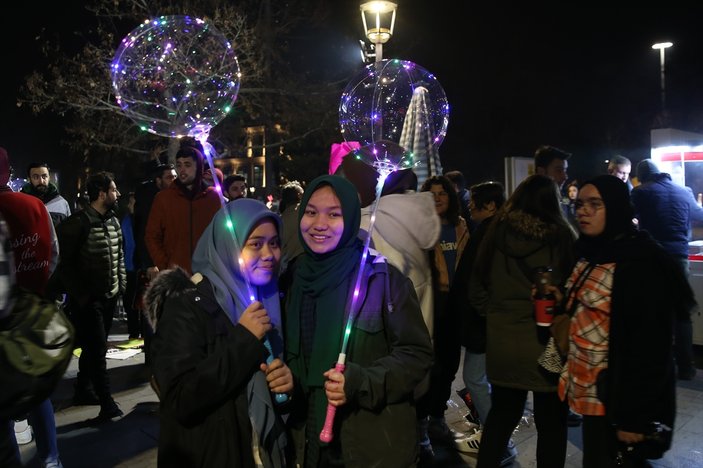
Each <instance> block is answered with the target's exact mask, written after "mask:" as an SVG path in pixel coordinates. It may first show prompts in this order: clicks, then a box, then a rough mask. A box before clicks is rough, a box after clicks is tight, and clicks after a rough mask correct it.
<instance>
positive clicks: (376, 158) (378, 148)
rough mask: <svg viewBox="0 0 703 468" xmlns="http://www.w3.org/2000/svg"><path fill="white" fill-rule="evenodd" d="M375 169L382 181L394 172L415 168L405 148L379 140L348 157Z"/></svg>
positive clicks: (410, 155)
mask: <svg viewBox="0 0 703 468" xmlns="http://www.w3.org/2000/svg"><path fill="white" fill-rule="evenodd" d="M349 157H353V158H354V159H357V160H359V161H362V162H364V163H366V164H367V165H369V166H371V167H373V168H374V169H375V170H376V172H378V173H379V175H382V176H383V177H382V179H385V178H386V176H388V174H390V173H391V172H393V171H396V170H401V169H408V168H412V167H413V158H412V154H411V153H410V152H409V151H406V150H405V148H403V147H402V146H400V145H398V144H397V143H394V142H392V141H388V140H379V141H376V142H374V143H371V144H368V145H366V146H362V147H361V148H359V149H356V150H354V152H353V153H352V154H351V155H349V156H347V158H349Z"/></svg>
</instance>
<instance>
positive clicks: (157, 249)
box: [144, 183, 220, 274]
mask: <svg viewBox="0 0 703 468" xmlns="http://www.w3.org/2000/svg"><path fill="white" fill-rule="evenodd" d="M219 209H220V198H219V197H218V196H217V192H215V190H214V189H212V187H208V188H207V189H205V190H204V191H202V192H200V193H198V194H196V195H195V196H194V197H193V198H192V199H191V198H190V197H189V196H188V195H187V194H186V192H185V191H184V189H183V188H182V187H181V186H180V185H179V184H177V183H173V184H171V186H170V187H168V188H167V189H165V190H162V191H161V192H159V193H157V194H156V197H155V198H154V204H153V205H152V206H151V211H150V212H149V220H148V221H147V224H146V233H145V235H144V241H145V242H146V246H147V249H149V255H150V256H151V258H152V260H153V261H154V265H155V266H157V267H158V268H159V270H165V269H167V268H173V267H174V266H176V265H178V266H180V267H181V268H183V269H184V270H186V271H187V272H188V273H190V274H192V271H191V257H192V255H193V251H195V246H196V244H197V243H198V239H200V236H201V235H202V233H203V231H204V230H205V228H206V227H207V225H208V224H210V220H212V217H213V216H214V215H215V213H216V212H217V210H219Z"/></svg>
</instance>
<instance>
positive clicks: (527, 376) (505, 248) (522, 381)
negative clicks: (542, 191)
mask: <svg viewBox="0 0 703 468" xmlns="http://www.w3.org/2000/svg"><path fill="white" fill-rule="evenodd" d="M494 222H497V223H498V224H497V225H496V229H495V231H494V235H495V239H494V244H495V251H494V252H493V255H492V261H491V268H490V276H489V277H488V278H482V277H481V276H480V275H479V274H478V273H477V271H474V273H473V274H472V276H471V279H470V281H471V286H470V289H469V298H470V301H471V304H472V305H473V306H474V307H476V309H477V310H478V311H479V313H481V314H482V315H485V317H486V374H487V375H488V380H489V381H490V382H491V383H492V384H495V385H499V386H501V387H506V388H517V389H522V390H532V391H536V392H554V391H556V389H557V375H556V374H549V373H548V372H546V371H544V369H542V367H540V366H539V365H538V364H537V358H538V357H539V356H540V354H542V351H544V348H545V345H546V340H547V339H548V337H545V336H543V335H540V333H543V332H544V330H539V328H540V327H538V326H537V324H536V322H535V318H534V310H533V306H532V299H531V296H532V291H531V290H532V284H533V280H532V278H528V276H527V275H526V274H525V273H524V272H523V269H524V268H527V269H528V270H532V269H534V268H536V267H538V266H546V265H549V266H552V268H553V270H554V271H553V274H552V280H553V283H554V284H563V283H564V279H565V278H566V277H567V275H568V274H569V271H563V269H561V268H560V267H559V265H562V264H564V263H565V262H563V260H564V258H565V257H568V258H571V256H572V255H573V253H572V247H571V244H572V243H573V234H572V232H571V231H570V230H569V229H568V228H567V227H565V226H564V227H561V226H549V225H547V224H545V223H544V222H542V221H540V220H538V219H537V218H535V217H532V216H530V215H527V214H525V213H522V212H519V211H515V212H512V213H510V214H509V215H508V218H507V219H500V220H498V219H497V220H495V221H494ZM486 241H487V239H484V241H483V242H486ZM559 245H565V246H568V249H566V248H561V249H560V248H559V247H558V246H559ZM518 262H524V264H523V266H522V267H521V266H520V265H519V263H518ZM567 263H568V262H567Z"/></svg>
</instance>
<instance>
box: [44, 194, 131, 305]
mask: <svg viewBox="0 0 703 468" xmlns="http://www.w3.org/2000/svg"><path fill="white" fill-rule="evenodd" d="M57 236H58V239H59V265H58V267H57V268H56V271H55V272H54V275H53V277H52V280H51V283H52V285H56V284H57V283H56V281H57V280H58V282H59V283H60V285H61V286H60V288H61V291H63V292H66V293H68V295H69V296H70V297H72V298H74V299H77V300H79V301H80V302H84V301H85V300H87V299H89V298H94V299H97V298H111V297H115V296H116V295H118V294H121V293H123V292H124V290H125V287H126V286H127V272H126V270H125V265H124V247H123V242H122V229H121V227H120V222H119V221H118V219H117V217H116V216H115V214H114V212H112V211H108V212H107V213H106V214H105V215H104V216H103V215H101V214H100V213H99V212H98V211H96V210H95V209H94V208H92V207H91V206H88V207H86V208H85V209H84V210H82V211H79V212H77V213H74V214H73V215H71V216H70V217H69V218H68V219H66V221H64V222H62V223H61V224H59V226H58V228H57ZM55 288H56V286H52V288H51V289H52V292H56V291H55Z"/></svg>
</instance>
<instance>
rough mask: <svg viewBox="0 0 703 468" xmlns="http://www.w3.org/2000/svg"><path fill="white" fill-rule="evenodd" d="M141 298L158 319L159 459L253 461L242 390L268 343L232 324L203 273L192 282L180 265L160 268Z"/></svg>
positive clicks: (175, 462)
mask: <svg viewBox="0 0 703 468" xmlns="http://www.w3.org/2000/svg"><path fill="white" fill-rule="evenodd" d="M146 302H147V304H148V312H147V314H148V316H149V317H148V318H149V320H150V321H151V323H152V324H153V325H154V326H155V327H156V334H155V335H154V339H153V342H152V345H151V360H152V369H153V370H154V377H155V378H156V382H157V384H158V387H159V390H160V397H161V407H160V412H159V413H160V414H159V416H160V422H161V428H160V434H159V454H158V465H159V466H163V467H172V466H188V467H193V466H203V467H204V466H208V467H211V466H212V467H225V466H226V467H247V468H254V467H255V463H254V458H253V455H252V429H251V422H250V420H249V412H248V401H247V394H246V393H247V383H248V382H249V380H250V378H251V375H252V374H253V373H254V372H256V371H258V368H259V364H260V363H262V362H264V361H265V360H266V356H267V355H268V352H267V351H266V348H265V347H264V345H263V344H262V342H261V341H259V340H258V339H257V338H256V337H255V336H254V335H253V334H251V333H250V332H249V331H248V330H247V329H246V328H244V327H243V326H242V325H233V324H232V322H231V321H230V320H229V318H228V317H227V316H226V315H225V313H224V312H223V311H222V309H221V308H220V306H219V305H218V303H217V301H216V300H215V297H214V294H213V292H212V286H211V285H210V282H209V281H208V280H207V278H203V279H202V281H201V282H199V283H198V284H195V283H193V282H192V281H191V280H190V279H189V278H188V276H186V274H185V273H184V272H183V270H170V271H167V272H164V273H162V274H160V275H159V276H158V277H157V279H156V280H154V281H153V282H152V286H151V287H150V289H149V290H148V291H147V297H146ZM162 311H164V312H163V313H162ZM280 430H283V426H282V423H281V428H280ZM260 443H261V444H262V445H264V446H265V442H263V441H260ZM266 466H271V465H268V464H267V465H266Z"/></svg>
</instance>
